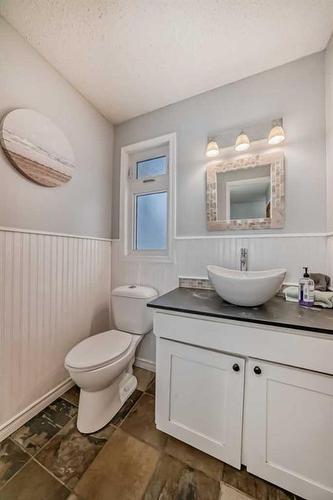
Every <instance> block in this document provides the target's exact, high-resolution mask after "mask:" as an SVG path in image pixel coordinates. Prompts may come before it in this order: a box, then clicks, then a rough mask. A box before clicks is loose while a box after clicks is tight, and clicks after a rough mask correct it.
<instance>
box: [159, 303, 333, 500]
mask: <svg viewBox="0 0 333 500" xmlns="http://www.w3.org/2000/svg"><path fill="white" fill-rule="evenodd" d="M154 333H155V335H156V337H157V351H156V352H157V360H156V381H157V387H156V425H157V427H158V429H160V430H162V431H164V432H166V433H168V434H170V435H172V436H174V437H176V438H178V439H180V440H181V441H184V442H186V443H188V444H190V445H192V446H194V447H196V448H198V449H200V450H202V451H204V452H206V453H207V454H209V455H212V456H214V457H217V458H219V459H220V460H222V461H224V462H226V463H229V464H231V465H233V466H234V467H237V468H240V466H241V464H244V465H246V466H247V469H248V471H249V472H251V473H253V474H255V475H257V476H259V477H261V478H263V479H266V480H267V481H269V482H271V483H274V484H276V485H278V486H280V487H282V488H284V489H286V490H289V491H291V492H293V493H295V494H296V495H299V496H300V497H303V498H306V499H308V500H332V499H333V362H332V360H333V335H331V334H330V335H325V334H320V333H318V332H303V331H301V330H298V331H297V330H292V329H287V328H281V327H269V326H266V325H253V324H251V323H245V322H242V323H240V322H239V323H237V322H233V321H228V320H223V321H222V320H218V319H215V318H205V317H202V316H197V317H193V316H186V315H185V314H176V313H170V312H156V313H155V316H154Z"/></svg>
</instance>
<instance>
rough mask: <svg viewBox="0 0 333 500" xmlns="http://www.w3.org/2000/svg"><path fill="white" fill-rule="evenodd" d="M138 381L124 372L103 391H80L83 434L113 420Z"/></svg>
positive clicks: (80, 415)
mask: <svg viewBox="0 0 333 500" xmlns="http://www.w3.org/2000/svg"><path fill="white" fill-rule="evenodd" d="M137 384H138V381H137V379H136V377H135V376H134V375H132V374H131V373H128V371H126V372H123V373H122V374H121V375H119V377H117V378H116V379H115V381H114V382H113V384H112V385H110V386H109V387H106V388H105V389H102V390H101V391H95V392H88V391H85V390H84V389H81V391H80V401H79V411H78V417H77V428H78V430H79V431H80V432H82V433H83V434H90V433H92V432H96V431H98V430H100V429H102V427H104V426H105V425H106V424H107V423H109V422H110V420H112V418H113V417H114V416H115V414H116V413H117V412H118V411H119V410H120V408H121V407H122V406H123V404H124V403H125V401H126V400H127V399H128V398H129V397H130V396H131V395H132V394H133V392H134V391H135V389H136V386H137Z"/></svg>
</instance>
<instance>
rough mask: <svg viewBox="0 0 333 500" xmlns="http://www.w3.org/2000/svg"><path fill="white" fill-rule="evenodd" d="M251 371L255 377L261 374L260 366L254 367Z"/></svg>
mask: <svg viewBox="0 0 333 500" xmlns="http://www.w3.org/2000/svg"><path fill="white" fill-rule="evenodd" d="M253 371H254V373H255V374H256V375H260V374H261V368H260V366H255V367H254V368H253Z"/></svg>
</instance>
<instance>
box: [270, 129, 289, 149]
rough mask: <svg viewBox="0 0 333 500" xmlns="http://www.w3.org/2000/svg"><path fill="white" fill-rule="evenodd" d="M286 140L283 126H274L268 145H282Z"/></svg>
mask: <svg viewBox="0 0 333 500" xmlns="http://www.w3.org/2000/svg"><path fill="white" fill-rule="evenodd" d="M285 138H286V135H285V133H284V130H283V127H282V125H274V126H273V128H272V129H271V131H270V133H269V136H268V144H271V145H275V144H280V143H281V142H283V141H284V140H285Z"/></svg>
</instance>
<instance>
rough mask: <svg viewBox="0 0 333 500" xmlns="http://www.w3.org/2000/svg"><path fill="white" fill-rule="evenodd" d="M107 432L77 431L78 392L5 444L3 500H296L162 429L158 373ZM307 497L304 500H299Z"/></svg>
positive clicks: (145, 380)
mask: <svg viewBox="0 0 333 500" xmlns="http://www.w3.org/2000/svg"><path fill="white" fill-rule="evenodd" d="M135 374H136V376H137V378H138V387H137V390H136V391H135V392H134V393H133V394H132V396H131V398H130V399H129V400H128V401H127V402H126V403H125V405H124V406H123V408H122V409H121V410H120V411H119V412H118V414H117V415H116V416H115V417H114V418H113V419H112V421H111V422H110V424H108V425H107V426H106V427H104V428H103V429H102V430H100V431H99V432H96V433H94V434H90V435H83V434H80V432H79V431H78V430H77V429H76V415H77V405H78V400H79V393H78V389H77V388H76V387H74V388H72V389H70V390H69V391H67V392H66V394H64V395H63V396H62V397H61V398H58V399H57V400H56V401H55V402H54V403H52V404H51V405H50V406H49V407H47V408H46V409H45V410H44V411H42V412H40V413H39V414H38V415H37V416H36V417H34V418H32V419H31V420H30V421H29V422H28V423H27V424H25V425H23V426H22V427H21V428H20V429H19V430H17V431H16V432H14V433H13V434H12V435H11V436H10V437H9V438H7V439H6V440H5V441H3V442H2V443H0V500H63V499H68V500H141V499H142V500H162V499H163V500H246V499H247V500H249V499H251V498H252V499H256V500H296V497H295V496H294V495H292V494H291V493H288V492H286V491H284V490H282V489H280V488H277V487H276V486H273V485H271V484H269V483H267V482H266V481H263V480H262V479H259V478H257V477H255V476H252V475H251V474H249V473H248V472H247V471H246V470H245V469H242V470H241V471H238V470H236V469H234V468H233V467H231V466H229V465H227V464H224V463H222V462H220V461H219V460H216V459H215V458H213V457H210V456H209V455H206V454H205V453H203V452H201V451H199V450H196V449H194V448H192V447H191V446H188V445H186V444H184V443H182V442H180V441H178V440H177V439H175V438H172V437H170V436H167V435H166V434H164V433H162V432H160V431H158V430H157V429H156V427H155V424H154V392H155V380H154V374H152V373H151V372H148V371H146V370H143V369H140V368H135ZM298 500H299V499H298Z"/></svg>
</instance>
